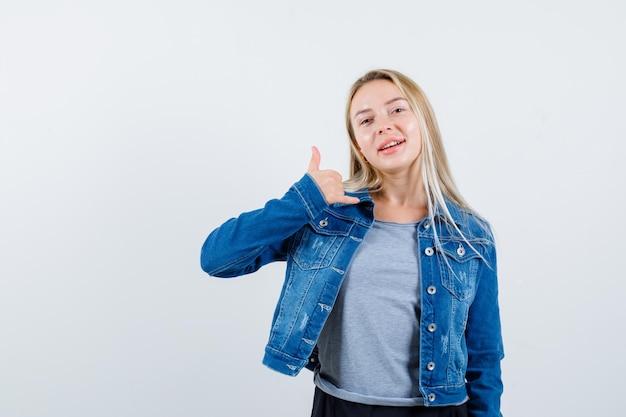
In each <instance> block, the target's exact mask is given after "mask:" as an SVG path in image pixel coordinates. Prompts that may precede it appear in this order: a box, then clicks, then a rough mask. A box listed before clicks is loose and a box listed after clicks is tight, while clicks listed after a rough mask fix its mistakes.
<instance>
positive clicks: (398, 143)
mask: <svg viewBox="0 0 626 417" xmlns="http://www.w3.org/2000/svg"><path fill="white" fill-rule="evenodd" d="M404 142H406V141H405V140H394V141H391V142H389V143H387V144H386V145H385V146H383V147H381V148H380V149H378V150H379V151H384V150H385V149H389V148H393V147H394V146H398V145H402V144H403V143H404Z"/></svg>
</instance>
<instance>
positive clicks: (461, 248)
mask: <svg viewBox="0 0 626 417" xmlns="http://www.w3.org/2000/svg"><path fill="white" fill-rule="evenodd" d="M456 253H458V254H459V256H463V255H465V248H464V247H463V245H459V247H458V248H457V250H456Z"/></svg>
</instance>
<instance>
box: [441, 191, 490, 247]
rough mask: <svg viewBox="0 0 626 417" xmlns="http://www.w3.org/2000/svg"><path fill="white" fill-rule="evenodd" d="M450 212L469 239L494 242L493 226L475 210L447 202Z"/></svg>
mask: <svg viewBox="0 0 626 417" xmlns="http://www.w3.org/2000/svg"><path fill="white" fill-rule="evenodd" d="M446 205H447V206H448V211H449V212H450V215H451V217H452V219H453V220H454V222H455V223H456V225H457V227H458V228H459V229H460V230H461V232H463V234H464V235H466V237H467V238H468V239H485V240H488V241H489V242H490V243H493V242H494V237H493V233H492V230H491V225H490V224H489V222H488V221H487V220H486V219H485V218H484V217H482V216H481V215H480V214H478V213H477V212H476V211H475V210H472V209H469V208H466V207H461V206H459V205H458V204H456V203H454V202H452V201H446Z"/></svg>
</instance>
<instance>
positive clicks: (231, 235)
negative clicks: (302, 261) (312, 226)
mask: <svg viewBox="0 0 626 417" xmlns="http://www.w3.org/2000/svg"><path fill="white" fill-rule="evenodd" d="M327 206H328V204H327V203H326V200H325V199H324V196H323V194H322V193H321V191H320V190H319V188H318V187H317V185H316V184H315V181H314V180H313V179H312V178H311V177H310V176H309V175H308V174H306V175H305V176H304V177H303V178H302V179H300V181H298V182H296V183H295V184H294V185H293V186H291V188H290V189H289V191H287V193H286V194H285V195H284V196H283V197H282V198H280V199H273V200H270V201H268V202H267V203H266V204H265V206H264V207H263V208H261V209H258V210H254V211H251V212H247V213H243V214H241V215H240V216H239V217H237V218H232V219H230V220H228V221H226V222H225V223H224V224H222V225H221V226H220V227H218V228H217V229H215V230H213V231H212V232H211V233H210V234H209V236H208V237H207V239H206V240H205V242H204V245H203V246H202V251H201V254H200V264H201V267H202V269H203V270H204V271H205V272H207V273H208V274H209V275H211V276H215V277H223V278H230V277H236V276H240V275H245V274H249V273H252V272H254V271H256V270H258V269H259V268H260V267H261V266H263V265H265V264H267V263H270V262H274V261H284V260H285V259H286V254H287V246H288V242H289V238H290V237H291V236H293V235H294V234H295V233H296V232H297V231H298V230H299V229H300V228H302V227H303V226H304V225H305V224H307V223H308V222H309V221H310V220H312V219H313V218H314V217H315V216H316V215H317V214H318V213H319V212H320V211H322V210H323V209H324V208H326V207H327Z"/></svg>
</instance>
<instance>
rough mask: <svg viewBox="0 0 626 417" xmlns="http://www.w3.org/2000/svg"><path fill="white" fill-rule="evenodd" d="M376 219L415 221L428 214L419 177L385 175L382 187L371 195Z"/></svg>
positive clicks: (399, 221)
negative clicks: (374, 204)
mask: <svg viewBox="0 0 626 417" xmlns="http://www.w3.org/2000/svg"><path fill="white" fill-rule="evenodd" d="M372 198H373V200H374V202H375V203H376V206H375V210H374V216H375V218H377V219H378V220H383V221H392V222H397V223H409V222H416V221H419V220H421V219H423V218H424V217H426V215H427V214H428V202H427V199H426V191H425V190H424V184H423V183H422V180H421V176H420V178H419V179H418V178H411V177H407V176H403V177H398V178H394V177H388V176H385V178H384V181H383V187H382V189H381V190H380V191H379V192H377V193H374V194H373V195H372Z"/></svg>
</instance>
